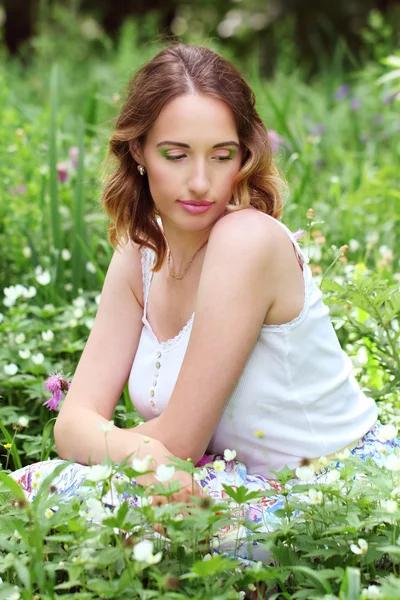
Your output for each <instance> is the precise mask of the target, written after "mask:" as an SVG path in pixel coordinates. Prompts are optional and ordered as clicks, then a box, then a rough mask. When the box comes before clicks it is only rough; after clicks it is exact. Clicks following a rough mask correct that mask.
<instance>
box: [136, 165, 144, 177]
mask: <svg viewBox="0 0 400 600" xmlns="http://www.w3.org/2000/svg"><path fill="white" fill-rule="evenodd" d="M137 170H138V171H139V173H140V174H141V175H144V174H145V173H146V167H144V166H143V165H138V166H137Z"/></svg>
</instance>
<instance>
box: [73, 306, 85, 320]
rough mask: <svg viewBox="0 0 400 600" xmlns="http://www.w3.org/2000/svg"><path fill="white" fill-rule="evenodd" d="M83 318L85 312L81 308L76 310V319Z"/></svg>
mask: <svg viewBox="0 0 400 600" xmlns="http://www.w3.org/2000/svg"><path fill="white" fill-rule="evenodd" d="M82 316H83V310H82V309H81V308H76V309H75V310H74V317H75V318H76V319H80V318H81V317H82Z"/></svg>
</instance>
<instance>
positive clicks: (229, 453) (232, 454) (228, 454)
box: [224, 449, 236, 462]
mask: <svg viewBox="0 0 400 600" xmlns="http://www.w3.org/2000/svg"><path fill="white" fill-rule="evenodd" d="M235 458H236V450H228V449H227V450H225V451H224V459H225V460H226V461H227V462H229V461H230V460H235Z"/></svg>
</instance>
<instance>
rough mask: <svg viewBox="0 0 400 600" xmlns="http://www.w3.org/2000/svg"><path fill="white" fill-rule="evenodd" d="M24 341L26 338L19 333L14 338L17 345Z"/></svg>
mask: <svg viewBox="0 0 400 600" xmlns="http://www.w3.org/2000/svg"><path fill="white" fill-rule="evenodd" d="M25 340H26V337H25V334H24V333H19V334H18V335H16V336H15V342H16V343H17V344H23V343H24V341H25Z"/></svg>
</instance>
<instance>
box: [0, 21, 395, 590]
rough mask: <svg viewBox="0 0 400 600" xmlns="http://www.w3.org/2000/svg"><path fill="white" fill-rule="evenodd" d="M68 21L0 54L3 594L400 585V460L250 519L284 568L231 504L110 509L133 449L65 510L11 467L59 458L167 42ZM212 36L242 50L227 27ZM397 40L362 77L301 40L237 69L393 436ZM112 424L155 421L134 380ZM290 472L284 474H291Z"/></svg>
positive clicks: (137, 31) (47, 487)
mask: <svg viewBox="0 0 400 600" xmlns="http://www.w3.org/2000/svg"><path fill="white" fill-rule="evenodd" d="M60 14H61V15H62V18H60V20H59V22H58V23H57V24H56V33H57V35H54V30H53V32H52V31H50V30H49V29H48V28H46V26H45V24H42V27H41V28H40V33H39V34H38V35H37V36H36V37H35V38H34V39H33V40H32V42H31V45H30V46H29V47H27V48H26V50H25V53H26V56H28V55H30V54H31V55H32V58H31V60H30V61H29V62H28V63H27V64H23V62H22V61H20V60H19V59H15V58H14V59H11V58H10V57H8V56H6V54H5V51H4V50H0V52H1V62H2V64H3V65H4V67H5V68H4V69H2V70H1V71H0V112H1V116H2V118H1V131H2V135H1V138H0V148H1V150H0V151H1V157H2V160H1V162H0V246H1V249H2V261H1V263H0V289H1V293H2V299H1V307H0V339H1V344H0V395H1V398H0V444H1V446H0V448H1V450H0V453H1V455H2V456H1V465H0V466H1V470H0V498H1V506H2V508H1V512H0V577H1V584H0V600H2V599H6V598H10V599H11V598H13V599H18V598H23V599H24V600H32V599H33V598H36V599H37V600H39V599H43V600H44V599H46V600H50V599H54V598H58V597H61V596H62V597H64V598H71V599H72V598H74V599H78V598H79V599H92V598H93V599H94V598H96V599H97V598H118V599H120V600H122V599H127V600H128V599H130V600H131V599H133V598H143V599H150V598H163V599H171V600H172V599H180V598H182V599H183V598H198V599H200V598H201V599H205V598H207V599H208V598H209V599H211V598H213V599H220V600H222V599H223V600H230V599H232V600H234V599H239V598H244V597H250V596H251V594H253V597H259V598H261V597H263V595H262V594H263V593H264V592H261V588H260V587H259V582H265V583H266V585H267V587H268V589H269V590H270V591H269V597H270V598H287V599H296V600H302V599H304V600H306V599H307V600H308V599H314V598H315V599H316V598H324V599H325V600H335V599H341V600H358V599H361V598H387V599H394V598H400V529H399V526H400V455H399V456H397V455H396V456H395V457H394V458H392V459H391V460H390V461H389V460H388V461H387V462H386V463H385V464H386V466H385V467H384V468H378V467H377V466H376V465H374V464H372V463H362V461H361V460H357V459H355V458H347V459H346V457H344V460H346V467H345V468H344V469H343V470H342V471H341V472H340V474H339V475H338V478H337V479H335V478H332V481H330V482H329V483H325V484H320V485H318V486H313V487H311V488H310V486H309V485H307V484H302V485H301V486H299V488H301V491H303V492H304V494H303V499H302V501H301V502H300V501H299V498H298V497H297V499H296V500H294V499H293V498H292V497H290V496H289V497H288V498H287V499H286V504H285V508H284V510H282V514H281V516H282V526H281V527H280V528H278V529H277V530H276V531H274V532H271V533H269V534H262V535H260V534H257V531H256V530H254V534H253V535H254V539H258V540H260V539H261V540H262V541H263V542H264V543H265V544H266V546H267V547H268V548H269V550H270V552H271V554H272V556H273V558H274V564H273V566H266V565H263V564H261V563H259V562H256V561H254V562H253V563H252V564H250V565H249V566H248V567H247V568H245V569H244V568H242V566H241V562H240V560H236V561H235V560H233V559H230V558H227V557H225V556H223V555H221V554H217V553H216V552H213V548H212V544H211V547H210V540H211V541H212V536H213V534H215V533H216V532H217V531H218V529H220V528H221V527H223V526H224V523H226V519H227V507H226V505H225V504H216V503H213V502H207V501H203V502H201V503H199V505H198V506H197V507H196V508H195V509H192V514H191V515H190V516H188V517H185V518H183V519H182V518H180V516H179V511H180V509H183V507H180V506H177V505H174V504H173V503H167V504H165V505H163V506H151V505H150V504H149V501H148V496H149V490H146V489H144V488H141V487H140V486H136V487H135V488H134V487H133V486H132V485H131V489H132V490H133V489H134V490H135V493H139V494H140V495H141V496H142V508H141V509H133V508H131V507H129V506H128V505H127V503H126V502H124V503H121V505H120V506H119V508H118V509H117V510H115V511H114V512H111V511H110V510H109V509H106V508H105V507H104V506H103V505H102V503H101V501H100V500H101V498H103V497H104V496H105V495H107V494H110V493H115V487H114V488H113V486H116V489H118V486H121V485H122V483H123V485H125V486H126V485H129V483H127V482H126V481H124V482H122V483H121V482H116V483H113V474H114V473H115V472H117V471H118V472H120V473H124V474H125V475H126V476H127V477H126V479H128V480H129V478H131V477H133V476H134V475H135V473H138V471H137V470H135V469H134V466H133V465H132V462H130V463H129V462H127V463H126V464H125V465H118V466H117V465H115V464H113V463H112V462H111V461H105V462H104V464H103V465H101V466H100V467H97V468H95V467H93V473H92V477H91V480H90V481H89V480H88V482H87V490H88V493H87V496H86V498H85V499H84V500H82V499H79V498H74V499H73V500H70V501H69V502H68V503H65V502H63V498H62V496H59V495H57V491H56V490H55V489H54V488H52V487H51V481H49V480H48V479H47V480H46V479H45V480H38V481H37V482H36V485H37V488H38V490H39V491H38V494H37V496H36V498H35V500H34V502H33V503H32V504H30V503H27V502H26V500H25V499H24V495H23V493H22V491H21V489H20V488H19V486H17V484H15V482H14V481H13V480H11V478H9V477H8V476H7V473H9V472H10V471H13V470H15V469H18V468H20V467H22V466H25V465H28V464H30V463H33V462H36V461H45V460H47V459H49V458H50V459H52V458H56V457H57V454H56V451H55V446H54V439H53V435H52V432H53V426H54V421H55V418H56V414H57V413H56V410H51V408H52V406H50V408H49V406H48V405H47V406H45V405H44V404H45V402H46V401H48V400H49V397H50V394H49V391H48V390H46V389H45V387H44V383H45V381H46V380H47V378H48V377H49V375H50V374H61V375H63V376H64V377H65V378H66V380H70V379H71V377H72V375H73V372H74V369H75V366H76V364H77V362H78V360H79V356H80V353H81V351H82V349H83V347H84V344H85V341H86V339H87V336H88V334H89V331H90V329H91V326H92V324H93V319H94V316H95V313H96V308H97V305H98V301H99V295H100V293H101V287H102V283H103V281H104V276H105V272H106V269H107V266H108V263H109V261H110V258H111V255H112V248H111V246H110V244H109V243H108V241H107V234H106V229H107V218H106V216H105V214H104V212H103V211H102V208H101V206H100V203H99V197H100V189H101V180H102V179H101V178H102V175H103V173H102V164H103V160H104V158H105V155H106V152H107V139H108V136H109V135H110V133H111V132H112V127H113V124H114V120H115V118H116V115H117V114H118V111H119V108H120V106H121V103H122V102H123V100H124V95H125V93H126V86H127V83H128V80H129V78H130V76H131V75H132V73H133V71H134V70H135V69H136V68H137V67H139V66H140V65H141V64H142V63H143V62H145V61H146V60H148V59H150V58H151V57H152V56H153V55H154V54H155V53H156V52H157V51H158V49H160V48H161V43H159V42H158V41H156V42H153V43H148V44H146V45H143V44H142V43H141V42H140V39H141V37H140V36H141V35H142V36H143V31H146V32H147V33H148V36H149V38H151V32H152V31H154V39H157V38H156V23H155V20H154V17H153V16H152V15H150V16H149V17H148V18H147V19H143V20H142V22H141V23H140V24H139V23H137V22H135V21H131V20H128V21H127V22H126V23H125V25H124V27H123V28H122V30H121V35H120V37H119V41H118V44H117V45H116V47H114V46H113V45H112V44H111V42H110V40H109V39H107V37H106V36H105V35H104V34H103V33H102V31H101V30H100V29H99V28H96V24H95V23H94V22H91V23H90V22H86V24H85V23H84V24H82V23H77V22H75V21H74V20H72V19H68V14H67V13H66V12H65V13H60ZM381 24H382V27H390V24H389V23H381ZM83 25H85V26H84V27H83ZM196 41H202V42H204V43H207V44H208V45H210V46H211V47H213V48H214V49H216V50H217V51H220V52H221V53H222V54H224V55H225V56H226V53H225V52H224V48H223V46H219V44H218V42H217V41H216V40H212V41H208V40H196ZM366 43H368V40H366ZM371 43H376V41H375V40H374V41H373V42H371ZM382 44H383V45H382V46H380V47H379V48H376V55H377V56H378V55H379V56H385V57H386V59H385V60H372V59H371V60H370V61H368V62H366V63H365V64H362V65H359V64H356V63H355V64H354V68H353V70H352V72H351V73H345V72H344V71H343V69H342V67H341V65H342V62H343V57H344V56H345V53H346V48H345V47H344V46H343V45H340V44H338V48H337V52H336V53H335V55H334V56H333V57H331V62H330V66H329V68H326V69H321V71H320V72H319V73H318V74H316V75H314V76H313V77H312V78H307V77H306V76H305V73H304V72H302V71H301V70H300V69H297V68H296V64H295V63H289V62H288V60H287V56H288V52H289V50H290V49H289V50H288V49H287V48H285V50H283V51H282V56H281V57H277V65H278V68H277V70H276V73H275V75H274V77H273V78H272V79H271V80H268V81H266V80H263V79H261V78H260V76H259V69H258V61H257V59H256V57H255V56H252V57H249V59H248V62H247V63H246V65H238V66H239V68H241V67H242V68H243V72H245V73H246V77H247V79H248V81H249V83H250V85H252V87H253V89H254V91H255V93H256V96H257V103H258V104H257V105H258V110H259V112H260V114H261V115H262V117H263V119H264V122H265V124H266V126H267V127H268V129H269V130H270V136H271V143H272V144H273V147H274V151H275V157H276V161H277V163H278V164H279V166H280V168H281V170H282V172H283V173H284V175H285V177H286V179H287V181H288V184H289V194H288V197H287V199H286V204H285V210H284V217H283V221H284V222H285V223H286V224H287V225H288V226H289V227H290V228H291V230H292V231H296V230H299V229H302V230H303V234H302V239H301V242H300V243H301V245H302V247H303V248H304V250H305V252H306V254H307V255H308V257H309V264H310V266H311V269H312V271H313V274H314V278H315V280H316V281H317V282H318V284H319V285H320V286H321V289H322V291H323V293H324V298H325V302H326V303H327V304H328V305H329V307H330V314H331V318H332V322H333V323H334V326H335V328H336V331H337V334H338V336H339V339H340V342H341V344H342V346H343V348H344V349H345V350H346V352H347V353H348V354H349V355H350V356H351V358H352V361H353V365H354V372H355V375H356V377H357V379H358V381H359V382H360V385H361V387H362V388H363V390H364V391H365V392H366V393H367V394H369V395H371V396H373V398H374V399H375V400H376V402H377V403H378V406H379V411H380V419H381V421H382V422H383V423H384V424H387V425H393V428H392V431H393V432H395V431H396V430H397V427H398V426H399V424H400V352H399V351H400V329H399V324H400V319H399V314H400V291H399V288H400V243H399V233H400V189H399V150H400V141H399V139H400V136H399V133H400V116H399V106H400V103H399V101H400V86H399V83H398V82H399V81H400V77H399V75H400V54H399V53H397V54H396V52H394V50H393V49H392V48H390V47H385V46H384V41H382ZM289 54H290V52H289ZM372 54H373V53H372ZM227 58H231V57H230V56H227ZM53 408H57V405H56V406H53ZM114 422H115V423H116V424H117V425H118V426H126V427H134V426H136V425H138V424H139V423H140V422H141V417H140V415H138V414H137V413H136V411H135V410H134V408H133V406H132V404H131V402H130V399H129V396H128V393H127V389H126V388H125V390H124V393H123V395H122V396H121V399H120V402H119V403H118V406H117V408H116V411H115V415H114ZM386 431H391V430H390V429H387V430H386ZM104 435H107V431H105V432H104ZM137 466H138V465H137V464H136V467H137ZM62 467H63V465H60V467H59V469H58V470H60V469H62ZM175 468H176V469H185V470H189V471H190V472H191V473H192V474H193V476H200V475H199V473H200V470H199V469H196V468H195V467H194V466H193V465H192V464H191V463H190V462H184V461H180V460H178V459H177V460H176V461H175ZM292 476H293V473H292V472H291V471H289V472H288V470H287V469H285V470H283V471H282V472H281V473H280V475H279V477H280V480H281V482H282V483H283V484H285V483H286V482H287V481H288V480H289V479H290V478H291V477H292ZM160 479H162V477H161V478H160ZM164 484H166V485H165V486H164ZM154 491H156V492H157V493H160V494H166V496H167V497H169V496H170V495H171V493H172V492H173V486H171V485H170V486H169V487H168V481H164V483H163V482H162V481H160V486H159V488H158V489H157V490H153V493H154ZM132 493H133V492H132ZM226 493H227V496H228V497H229V500H230V501H231V503H232V504H233V505H235V506H236V507H237V508H238V510H237V524H238V526H239V525H240V523H241V520H242V519H243V508H244V507H245V505H246V502H248V501H249V498H248V497H247V496H246V493H245V490H240V489H234V488H227V490H226ZM272 493H273V491H271V494H272ZM264 496H265V494H264ZM299 507H300V508H301V511H299V510H298V509H299ZM154 523H162V524H163V525H164V526H165V527H166V528H167V531H168V536H169V540H170V541H169V542H166V541H165V540H162V539H161V538H153V539H152V540H150V538H149V532H153V529H152V525H153V524H154ZM248 525H249V524H248ZM250 526H251V524H250ZM245 594H246V596H245Z"/></svg>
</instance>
